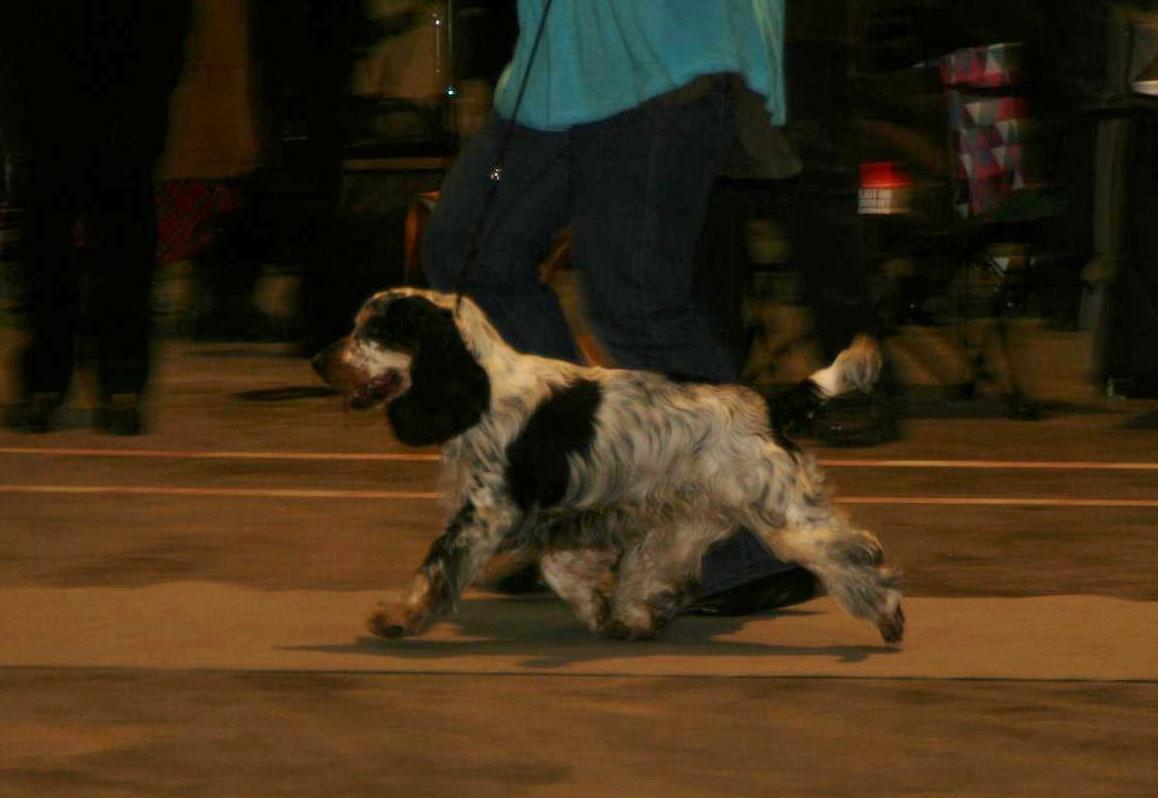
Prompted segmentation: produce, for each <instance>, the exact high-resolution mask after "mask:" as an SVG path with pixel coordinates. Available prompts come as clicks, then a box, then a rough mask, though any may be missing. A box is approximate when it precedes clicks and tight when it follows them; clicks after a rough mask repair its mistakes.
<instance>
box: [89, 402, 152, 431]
mask: <svg viewBox="0 0 1158 798" xmlns="http://www.w3.org/2000/svg"><path fill="white" fill-rule="evenodd" d="M93 427H94V428H95V429H96V430H98V431H99V432H104V433H106V434H108V435H140V434H141V432H142V431H143V427H142V424H141V408H140V402H139V400H138V398H137V396H136V395H135V394H118V395H116V396H112V397H109V398H107V399H105V400H104V401H103V402H102V403H101V404H100V405H98V406H97V407H96V409H95V410H94V411H93Z"/></svg>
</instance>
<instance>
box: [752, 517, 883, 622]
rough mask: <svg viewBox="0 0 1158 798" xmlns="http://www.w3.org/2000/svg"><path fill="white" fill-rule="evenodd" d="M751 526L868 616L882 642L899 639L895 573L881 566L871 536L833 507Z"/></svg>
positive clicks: (858, 613) (854, 612)
mask: <svg viewBox="0 0 1158 798" xmlns="http://www.w3.org/2000/svg"><path fill="white" fill-rule="evenodd" d="M757 531H758V533H759V534H760V536H761V537H762V538H763V539H764V541H765V543H767V544H768V546H769V547H770V548H771V549H772V551H774V552H775V553H776V556H778V557H780V558H781V559H784V560H788V561H790V562H795V563H798V564H800V565H802V566H804V567H805V568H807V569H808V570H810V571H812V573H814V574H816V576H817V577H819V578H820V581H821V582H822V583H823V584H824V588H825V590H826V591H827V592H828V594H829V595H830V596H832V597H833V598H834V599H836V601H837V602H838V603H839V604H840V605H841V606H842V607H843V608H844V609H845V610H846V611H848V612H849V613H850V614H851V615H854V616H855V617H857V618H866V619H868V620H870V621H872V622H873V623H874V624H875V625H876V627H877V630H878V631H879V632H880V634H881V637H882V638H883V639H884V640H885V642H886V643H899V642H900V641H901V638H902V637H903V636H904V631H905V616H904V613H903V612H902V611H901V590H900V587H901V580H900V575H899V574H898V573H897V572H896V571H894V570H893V569H891V568H889V567H887V566H885V565H884V551H883V550H882V549H881V544H880V543H879V542H878V541H877V539H876V536H875V535H873V534H872V533H871V532H868V531H866V530H862V529H856V528H854V527H852V526H851V525H849V523H848V521H847V520H846V519H845V518H844V517H843V516H842V515H841V514H840V513H838V512H835V511H831V512H826V513H824V514H818V515H817V516H816V517H815V518H812V519H809V520H808V521H807V522H805V523H800V524H796V525H792V526H785V527H779V528H774V527H770V526H763V527H761V526H759V525H757Z"/></svg>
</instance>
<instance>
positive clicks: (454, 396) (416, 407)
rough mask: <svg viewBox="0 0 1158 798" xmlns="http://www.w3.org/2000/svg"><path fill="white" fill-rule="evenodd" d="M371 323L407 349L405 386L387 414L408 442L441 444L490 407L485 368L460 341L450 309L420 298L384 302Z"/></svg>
mask: <svg viewBox="0 0 1158 798" xmlns="http://www.w3.org/2000/svg"><path fill="white" fill-rule="evenodd" d="M373 323H374V324H375V325H376V326H378V327H380V330H375V331H373V332H372V333H371V334H377V333H378V332H381V333H382V334H383V335H388V336H389V337H391V338H392V339H393V342H394V343H395V345H399V346H402V347H404V348H406V349H409V350H411V351H412V352H413V356H412V357H413V359H412V360H411V361H410V380H411V384H410V389H409V390H407V391H406V392H405V393H404V394H402V395H401V396H400V397H398V398H397V399H395V400H394V401H393V402H392V403H390V405H389V407H388V408H387V411H386V413H387V416H388V417H389V419H390V424H391V426H392V427H393V428H394V434H395V435H397V436H398V439H399V440H400V441H402V442H403V443H405V444H408V445H410V446H428V445H431V444H438V443H445V442H446V441H448V440H450V439H451V438H453V437H455V436H456V435H460V434H462V433H463V432H466V431H467V430H468V429H470V428H471V427H473V426H474V425H475V424H477V423H478V422H479V419H480V418H482V416H483V414H484V413H486V412H487V410H488V409H489V408H490V403H491V385H490V380H489V379H488V378H487V373H486V371H484V370H483V367H482V366H480V365H479V363H478V361H477V360H475V358H474V355H472V354H471V352H470V350H469V349H468V348H467V346H466V344H465V343H464V342H463V340H462V335H461V334H460V333H459V330H458V326H457V325H456V324H455V323H454V316H453V314H452V312H451V311H450V310H447V309H445V308H440V307H438V306H437V305H435V304H434V303H433V302H431V301H429V300H428V299H424V298H423V297H404V298H402V299H398V300H395V301H393V302H391V303H390V305H389V307H387V308H386V309H385V311H384V312H383V313H382V314H381V315H380V316H379V317H378V318H377V319H375V320H373Z"/></svg>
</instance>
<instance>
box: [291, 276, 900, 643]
mask: <svg viewBox="0 0 1158 798" xmlns="http://www.w3.org/2000/svg"><path fill="white" fill-rule="evenodd" d="M314 367H315V369H316V370H317V371H318V373H319V374H320V375H321V376H322V378H323V379H325V380H326V382H328V383H329V384H331V385H333V386H334V387H337V388H339V389H341V390H342V391H344V392H345V394H346V401H347V403H348V406H350V407H352V408H358V409H365V408H369V407H372V406H376V405H379V404H384V405H385V413H386V416H387V418H388V419H389V421H390V424H391V426H392V427H393V429H394V433H395V435H396V436H397V437H398V439H399V440H401V441H402V442H403V443H405V444H409V445H414V446H425V445H430V444H441V445H442V447H443V448H442V451H443V466H442V475H441V480H442V485H441V489H442V496H443V498H444V500H445V502H447V503H448V507H447V510H448V513H447V515H448V518H449V521H448V523H447V525H446V529H445V531H444V532H443V533H442V534H441V535H440V536H439V537H438V538H437V539H436V540H435V541H434V543H433V545H432V546H431V548H430V551H429V553H428V554H427V555H426V559H425V560H424V561H423V563H422V566H421V567H420V568H419V570H418V573H417V575H416V577H415V579H414V581H413V583H412V585H411V586H410V589H409V591H408V592H407V593H406V594H405V597H404V598H403V599H402V601H401V602H400V603H397V604H395V605H390V606H387V607H385V608H383V609H382V610H381V611H379V612H378V613H376V614H375V615H374V616H373V618H372V619H371V628H372V630H373V631H374V632H375V633H376V634H379V635H382V636H384V637H401V636H404V635H417V634H420V633H422V632H423V631H425V630H426V629H428V628H429V627H430V626H431V625H432V624H433V623H434V622H435V621H436V620H438V618H439V617H440V616H442V615H443V614H444V613H446V612H447V611H448V610H451V609H453V608H454V606H455V604H456V601H457V598H458V595H459V593H460V591H461V590H462V589H463V588H465V587H466V586H467V585H469V584H470V583H471V582H472V580H473V579H474V577H475V576H476V575H477V574H478V573H479V570H480V569H481V567H482V566H483V565H484V563H486V561H487V560H488V559H489V558H490V557H491V556H492V555H494V554H496V553H497V552H500V551H509V550H512V549H519V550H522V551H523V552H529V553H531V554H533V555H535V556H537V557H538V559H539V564H540V568H541V570H542V574H543V578H544V579H545V580H546V582H547V584H548V585H550V586H551V588H552V589H553V590H554V591H555V592H556V593H557V594H558V595H559V596H560V597H562V598H563V599H564V600H566V601H567V602H568V603H570V605H571V606H572V608H573V609H574V611H575V613H576V614H577V615H578V616H579V618H580V619H581V620H582V621H583V623H585V624H586V625H587V626H588V627H589V628H590V629H591V630H592V631H594V632H596V633H599V634H606V635H609V636H612V637H618V638H628V639H634V638H646V637H651V636H653V635H655V634H656V632H657V631H658V630H660V629H661V628H663V627H664V626H665V625H666V624H667V623H669V622H670V621H671V620H672V619H673V618H674V617H675V616H676V615H678V614H679V612H680V611H681V609H683V607H684V606H685V604H686V602H687V601H688V600H689V599H690V598H691V597H692V596H693V594H694V590H695V585H696V579H697V575H698V571H699V566H700V561H701V559H702V558H703V555H704V552H705V551H706V550H707V549H708V547H709V546H711V545H712V544H713V543H715V542H717V541H719V540H721V539H723V538H726V537H728V536H729V535H732V534H734V533H735V532H736V531H737V530H739V529H741V528H746V529H750V530H754V531H755V532H756V533H757V534H758V535H759V537H760V538H761V539H762V540H763V542H764V543H765V544H766V545H767V546H768V548H769V549H771V550H772V551H773V552H775V554H776V556H777V557H779V558H781V559H782V560H785V561H788V562H794V563H799V564H800V565H802V566H804V567H805V568H807V569H808V570H810V571H811V572H812V573H814V574H815V575H816V576H817V577H819V578H820V580H821V582H822V583H823V585H824V587H825V589H826V590H827V592H828V593H829V595H831V596H833V597H834V598H835V599H836V600H837V601H838V602H839V603H840V604H841V606H842V607H844V609H845V610H847V611H848V612H849V613H851V614H852V615H854V616H856V617H859V618H867V619H868V620H870V621H872V622H873V623H874V624H875V625H876V627H877V629H878V631H879V632H880V634H881V636H882V637H883V638H884V640H885V641H886V642H889V643H897V642H899V641H900V640H901V636H902V634H903V632H904V615H903V613H902V612H901V593H900V590H899V577H898V575H897V574H896V573H895V572H894V571H893V570H891V569H889V568H887V567H885V566H884V565H883V560H884V557H883V552H882V550H881V546H880V544H879V543H878V542H877V539H876V537H874V536H873V535H872V534H871V533H870V532H867V531H865V530H862V529H858V528H856V527H854V526H852V525H851V524H850V523H849V521H848V520H847V519H846V518H845V516H844V515H843V514H842V513H841V512H839V511H838V510H836V509H835V508H834V507H833V504H832V502H831V500H830V498H829V496H828V493H827V492H826V490H825V487H824V482H823V478H822V476H821V474H820V471H819V469H818V467H817V465H816V463H815V461H814V459H813V458H812V457H811V456H810V455H808V454H806V453H804V452H803V451H801V450H800V448H799V447H798V446H796V445H795V444H794V443H793V442H792V441H791V440H790V439H789V438H788V437H787V435H786V433H785V428H786V427H787V426H788V425H789V424H790V423H792V422H793V421H795V420H797V419H800V418H801V417H804V416H807V415H808V414H810V413H812V412H815V411H816V410H817V409H818V408H819V407H820V406H821V405H822V404H823V402H824V401H825V400H826V399H828V398H830V397H832V396H836V395H837V394H840V393H843V392H845V391H849V390H853V389H855V388H865V387H867V386H869V385H871V384H872V382H873V381H874V380H875V378H876V375H877V373H878V371H879V368H880V355H879V352H878V350H877V349H876V347H875V345H874V344H873V343H872V342H871V341H870V340H869V339H867V338H861V339H858V340H857V341H856V342H854V343H853V345H852V346H851V347H850V348H849V349H847V350H845V351H844V352H842V353H841V354H840V356H839V357H837V359H836V361H835V362H834V363H833V364H832V365H831V366H829V367H827V368H825V369H822V370H820V371H817V372H816V373H815V374H813V375H812V376H811V377H810V378H809V379H808V380H805V381H804V382H803V383H801V384H800V385H799V386H797V387H796V388H795V389H793V390H791V391H789V392H788V393H786V394H785V395H784V396H782V397H780V398H778V399H776V400H773V401H771V402H770V403H769V402H768V401H766V400H765V399H764V398H763V397H761V396H760V395H758V394H756V393H755V392H753V391H751V390H749V389H747V388H744V387H742V386H738V385H705V384H697V383H688V382H679V381H675V380H673V379H670V378H668V377H665V376H663V375H660V374H654V373H649V372H641V371H627V370H620V369H605V368H586V367H582V366H577V365H572V364H570V363H564V362H561V361H557V360H548V359H545V358H541V357H535V356H532V355H525V354H521V353H519V352H517V351H515V350H514V349H512V348H511V347H510V346H508V345H507V344H506V343H505V342H504V341H503V339H502V338H501V337H500V336H499V334H498V332H497V331H496V330H495V328H494V327H492V326H491V324H490V322H489V321H488V320H487V318H486V316H485V315H484V314H483V313H482V311H480V310H479V308H478V307H477V306H476V305H475V304H474V303H473V302H472V301H471V300H469V299H466V298H462V299H461V300H459V299H458V298H456V297H454V296H451V295H447V294H440V293H437V292H433V291H424V290H417V289H412V288H398V289H393V290H389V291H383V292H381V293H379V294H377V295H375V296H373V297H372V298H371V299H370V300H369V301H367V302H366V304H365V305H364V306H363V307H362V309H361V310H360V311H359V313H358V315H357V318H356V319H355V323H354V330H353V332H351V333H350V334H349V335H348V336H346V337H345V338H343V339H341V340H339V341H337V342H335V343H334V344H332V345H331V346H330V347H328V348H327V349H326V350H325V351H323V352H321V353H320V354H319V355H318V356H317V357H315V358H314Z"/></svg>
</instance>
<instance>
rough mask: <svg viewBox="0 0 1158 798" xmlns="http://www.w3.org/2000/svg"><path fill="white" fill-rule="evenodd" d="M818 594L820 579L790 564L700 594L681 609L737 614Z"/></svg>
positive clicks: (798, 601)
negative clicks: (779, 569) (778, 571)
mask: <svg viewBox="0 0 1158 798" xmlns="http://www.w3.org/2000/svg"><path fill="white" fill-rule="evenodd" d="M819 594H820V582H819V581H817V579H816V577H815V576H813V575H812V574H811V573H810V572H809V571H806V570H805V569H803V568H791V569H789V570H787V571H781V572H780V573H776V574H770V575H769V576H763V577H760V578H759V579H754V580H752V581H751V582H745V583H744V584H742V585H737V586H736V587H732V588H728V589H727V590H725V591H723V592H721V593H716V594H714V595H711V596H701V597H700V598H699V599H697V600H696V601H694V602H692V604H691V605H690V606H689V607H688V608H687V609H686V610H684V614H685V615H717V616H730V617H731V616H737V615H751V614H752V613H754V612H764V611H767V610H777V609H781V608H783V607H791V606H792V605H793V604H801V603H803V602H805V601H809V600H810V599H813V598H816V596H818V595H819Z"/></svg>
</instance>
